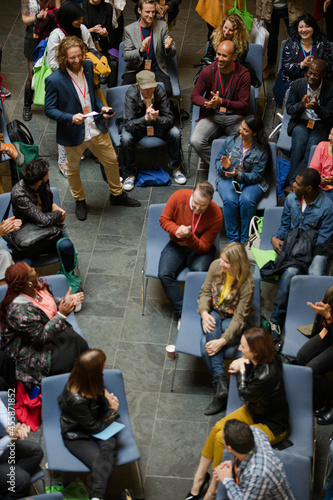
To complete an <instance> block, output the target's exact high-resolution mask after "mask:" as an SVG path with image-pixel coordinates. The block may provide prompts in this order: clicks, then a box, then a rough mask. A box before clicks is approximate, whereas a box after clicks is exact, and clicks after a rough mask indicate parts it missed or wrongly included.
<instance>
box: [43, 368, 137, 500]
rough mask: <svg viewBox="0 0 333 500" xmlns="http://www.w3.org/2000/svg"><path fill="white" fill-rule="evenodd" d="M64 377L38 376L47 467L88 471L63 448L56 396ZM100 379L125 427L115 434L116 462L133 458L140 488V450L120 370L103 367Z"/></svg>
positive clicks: (125, 461)
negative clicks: (117, 400) (116, 403)
mask: <svg viewBox="0 0 333 500" xmlns="http://www.w3.org/2000/svg"><path fill="white" fill-rule="evenodd" d="M68 377H69V374H64V375H55V376H54V377H47V378H44V379H42V398H43V435H44V440H45V447H46V454H47V459H48V464H49V470H51V471H54V470H57V471H67V472H89V469H88V467H87V466H86V465H84V464H83V463H82V462H81V461H80V460H79V459H78V458H76V457H75V456H74V455H72V454H71V453H70V452H69V451H68V450H67V448H66V447H65V445H64V443H63V439H62V436H61V430H60V408H59V405H58V402H57V397H58V396H59V394H61V392H62V391H63V389H64V387H65V385H66V383H67V380H68ZM104 383H105V387H106V389H107V390H108V391H109V392H113V393H114V394H115V395H116V396H117V398H118V399H119V414H120V418H119V420H118V422H121V423H122V424H124V425H125V428H124V429H122V430H121V431H120V432H119V433H118V435H117V450H118V453H117V462H116V465H124V464H128V463H130V462H136V470H137V473H138V479H139V483H140V485H141V490H142V481H141V474H140V469H139V465H138V463H137V462H138V460H140V452H139V449H138V446H137V444H136V442H135V438H134V435H133V431H132V426H131V421H130V418H129V414H128V407H127V401H126V394H125V387H124V381H123V375H122V372H121V371H120V370H104ZM50 482H51V479H50Z"/></svg>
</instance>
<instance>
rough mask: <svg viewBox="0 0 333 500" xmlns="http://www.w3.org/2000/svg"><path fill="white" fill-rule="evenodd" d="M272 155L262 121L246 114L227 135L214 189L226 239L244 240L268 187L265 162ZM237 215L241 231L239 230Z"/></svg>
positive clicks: (219, 158) (217, 159) (243, 241)
mask: <svg viewBox="0 0 333 500" xmlns="http://www.w3.org/2000/svg"><path fill="white" fill-rule="evenodd" d="M268 161H269V163H271V154H270V149H269V145H268V142H267V138H266V135H265V131H264V125H263V123H262V121H261V120H260V119H258V118H255V117H254V116H253V115H248V116H247V117H246V118H245V119H244V120H243V121H242V123H241V125H240V128H239V132H238V134H237V135H235V136H233V137H228V138H227V139H226V140H225V141H224V143H223V145H222V147H221V150H220V152H219V154H218V155H217V157H216V160H215V166H216V170H217V172H218V176H219V178H220V180H218V182H217V189H218V192H219V195H220V196H221V198H222V201H223V216H224V220H225V227H226V232H227V238H228V241H229V242H230V241H240V243H242V244H243V243H245V241H246V240H247V239H248V237H249V225H250V222H251V219H252V217H253V216H254V215H255V214H256V210H257V204H258V202H259V201H260V200H261V198H262V197H263V196H264V194H265V192H266V191H267V190H268V188H269V175H268V172H267V170H268V169H267V163H268ZM238 215H240V222H241V231H240V234H239V229H238Z"/></svg>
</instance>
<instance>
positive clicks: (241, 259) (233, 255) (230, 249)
mask: <svg viewBox="0 0 333 500" xmlns="http://www.w3.org/2000/svg"><path fill="white" fill-rule="evenodd" d="M223 253H225V254H226V256H227V258H228V261H229V263H230V266H231V268H232V272H233V275H234V276H233V277H234V281H233V284H232V286H231V290H230V291H231V292H238V291H239V290H240V288H241V287H242V285H243V283H244V281H245V280H246V278H247V277H248V275H249V274H250V263H249V259H248V257H247V254H246V251H245V249H244V247H243V245H241V244H240V243H237V242H236V241H233V242H231V243H228V244H227V245H226V246H225V247H224V248H223V250H222V252H221V255H222V254H223ZM222 274H223V271H222V270H219V271H218V272H217V273H215V278H217V279H218V280H220V279H222Z"/></svg>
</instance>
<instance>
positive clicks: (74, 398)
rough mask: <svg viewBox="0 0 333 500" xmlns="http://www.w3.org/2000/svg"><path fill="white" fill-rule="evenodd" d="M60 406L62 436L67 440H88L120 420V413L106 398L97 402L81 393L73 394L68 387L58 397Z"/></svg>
mask: <svg viewBox="0 0 333 500" xmlns="http://www.w3.org/2000/svg"><path fill="white" fill-rule="evenodd" d="M58 404H59V406H60V409H61V417H60V426H61V434H62V436H63V437H64V438H66V439H71V440H72V439H88V438H89V437H90V436H91V434H97V433H98V432H101V431H102V430H103V429H105V428H106V427H108V426H109V425H110V424H111V423H112V422H114V421H115V420H117V418H119V413H117V412H116V411H115V410H112V409H111V408H109V402H108V401H107V399H106V398H105V397H104V396H99V397H98V399H97V401H95V400H94V399H89V398H86V397H84V396H82V395H81V394H80V393H76V394H72V393H71V392H70V391H68V390H67V388H66V387H65V388H64V390H63V392H62V394H60V396H58Z"/></svg>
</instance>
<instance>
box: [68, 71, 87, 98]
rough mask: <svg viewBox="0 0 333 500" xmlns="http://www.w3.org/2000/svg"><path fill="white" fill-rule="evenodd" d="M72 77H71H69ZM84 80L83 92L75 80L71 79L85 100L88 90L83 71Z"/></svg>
mask: <svg viewBox="0 0 333 500" xmlns="http://www.w3.org/2000/svg"><path fill="white" fill-rule="evenodd" d="M69 76H71V75H69ZM82 78H83V83H84V88H83V92H82V90H81V89H80V87H79V85H78V84H77V83H76V81H75V80H74V78H72V77H71V80H72V82H73V83H74V84H75V85H76V86H77V88H78V89H79V91H80V92H81V94H82V96H83V99H85V98H86V90H87V87H86V79H85V78H84V73H83V70H82Z"/></svg>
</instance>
